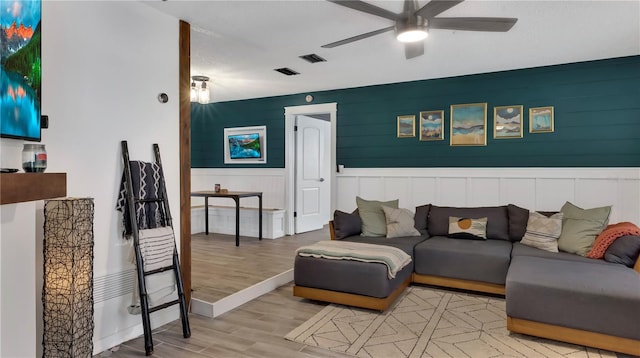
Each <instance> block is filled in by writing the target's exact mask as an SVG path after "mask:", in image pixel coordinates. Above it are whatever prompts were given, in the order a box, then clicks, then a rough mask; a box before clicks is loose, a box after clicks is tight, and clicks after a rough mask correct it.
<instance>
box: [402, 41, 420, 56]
mask: <svg viewBox="0 0 640 358" xmlns="http://www.w3.org/2000/svg"><path fill="white" fill-rule="evenodd" d="M422 55H424V42H422V41H418V42H408V43H406V44H404V57H406V58H407V60H409V59H412V58H414V57H418V56H422Z"/></svg>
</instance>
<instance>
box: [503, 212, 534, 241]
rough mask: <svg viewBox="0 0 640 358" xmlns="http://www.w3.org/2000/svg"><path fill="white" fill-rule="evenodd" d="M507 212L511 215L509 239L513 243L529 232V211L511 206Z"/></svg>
mask: <svg viewBox="0 0 640 358" xmlns="http://www.w3.org/2000/svg"><path fill="white" fill-rule="evenodd" d="M507 212H508V213H509V238H510V239H511V241H518V240H520V239H522V237H523V236H524V234H525V233H526V232H527V223H528V221H529V210H527V209H523V208H521V207H519V206H516V205H513V204H509V205H507Z"/></svg>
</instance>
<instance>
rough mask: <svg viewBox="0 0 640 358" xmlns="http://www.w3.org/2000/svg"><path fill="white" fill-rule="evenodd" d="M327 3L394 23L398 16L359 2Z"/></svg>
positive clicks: (340, 0) (354, 0)
mask: <svg viewBox="0 0 640 358" xmlns="http://www.w3.org/2000/svg"><path fill="white" fill-rule="evenodd" d="M327 1H328V2H332V3H334V4H338V5H342V6H344V7H348V8H350V9H353V10H358V11H362V12H366V13H367V14H371V15H375V16H380V17H384V18H385V19H389V20H393V21H396V20H397V19H398V18H399V17H400V16H399V15H398V14H396V13H393V12H391V11H389V10H385V9H383V8H381V7H377V6H375V5H371V4H369V3H366V2H364V1H359V0H327Z"/></svg>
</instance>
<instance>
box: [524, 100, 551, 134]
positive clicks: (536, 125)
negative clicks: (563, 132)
mask: <svg viewBox="0 0 640 358" xmlns="http://www.w3.org/2000/svg"><path fill="white" fill-rule="evenodd" d="M550 132H553V107H551V106H550V107H536V108H529V133H550Z"/></svg>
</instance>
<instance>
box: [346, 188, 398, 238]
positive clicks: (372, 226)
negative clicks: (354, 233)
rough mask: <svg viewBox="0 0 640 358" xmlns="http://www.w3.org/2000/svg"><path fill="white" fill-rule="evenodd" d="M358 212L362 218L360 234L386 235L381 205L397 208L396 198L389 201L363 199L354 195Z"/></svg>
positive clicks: (385, 223) (385, 222)
mask: <svg viewBox="0 0 640 358" xmlns="http://www.w3.org/2000/svg"><path fill="white" fill-rule="evenodd" d="M356 204H357V205H358V212H359V213H360V219H361V220H362V233H361V235H362V236H372V237H380V236H387V220H386V218H385V216H384V211H383V210H382V206H383V205H384V206H387V207H390V208H394V209H397V208H398V199H396V200H391V201H377V200H365V199H362V198H361V197H359V196H356Z"/></svg>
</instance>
